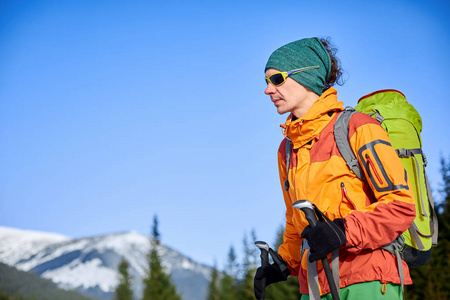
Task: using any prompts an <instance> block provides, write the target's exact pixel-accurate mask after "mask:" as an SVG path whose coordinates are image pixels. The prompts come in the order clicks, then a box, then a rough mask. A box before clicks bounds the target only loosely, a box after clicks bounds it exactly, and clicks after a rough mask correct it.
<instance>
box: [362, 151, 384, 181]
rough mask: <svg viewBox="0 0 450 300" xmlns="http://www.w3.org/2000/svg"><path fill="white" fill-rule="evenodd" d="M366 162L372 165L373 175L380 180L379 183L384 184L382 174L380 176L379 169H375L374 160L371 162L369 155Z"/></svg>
mask: <svg viewBox="0 0 450 300" xmlns="http://www.w3.org/2000/svg"><path fill="white" fill-rule="evenodd" d="M366 160H367V163H368V164H369V165H370V167H371V168H372V170H373V174H375V177H377V179H378V181H379V182H380V184H383V180H382V179H381V176H380V174H378V172H377V169H376V168H375V165H374V163H373V162H372V160H371V159H370V157H369V154H366Z"/></svg>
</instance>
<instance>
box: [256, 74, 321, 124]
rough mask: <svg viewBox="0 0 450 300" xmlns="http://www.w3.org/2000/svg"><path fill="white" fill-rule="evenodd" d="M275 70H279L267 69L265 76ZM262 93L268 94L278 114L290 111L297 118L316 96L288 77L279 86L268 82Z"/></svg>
mask: <svg viewBox="0 0 450 300" xmlns="http://www.w3.org/2000/svg"><path fill="white" fill-rule="evenodd" d="M277 72H280V71H279V70H276V69H267V71H266V77H269V76H270V75H272V74H274V73H277ZM264 93H265V94H266V95H268V96H270V100H272V102H273V104H274V105H275V107H276V108H277V112H278V113H279V114H280V115H282V114H285V113H287V112H290V113H293V114H294V115H295V116H296V117H298V118H299V117H301V116H303V115H304V114H305V113H306V112H307V111H308V109H309V108H310V107H311V105H312V104H313V103H314V101H315V100H316V99H317V98H318V96H317V95H316V94H314V93H313V92H311V91H310V90H308V89H307V88H305V87H304V86H302V85H301V84H299V83H298V82H297V81H295V80H293V79H292V78H290V77H288V78H286V81H285V82H284V83H283V84H282V85H280V86H273V85H272V84H271V83H270V82H269V83H268V84H267V88H266V90H265V91H264Z"/></svg>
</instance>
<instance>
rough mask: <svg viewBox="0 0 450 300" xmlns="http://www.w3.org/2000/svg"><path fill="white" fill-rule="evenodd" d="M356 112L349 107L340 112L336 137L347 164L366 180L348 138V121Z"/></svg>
mask: <svg viewBox="0 0 450 300" xmlns="http://www.w3.org/2000/svg"><path fill="white" fill-rule="evenodd" d="M355 112H356V111H355V110H354V109H353V108H351V107H347V108H346V109H345V110H344V111H342V113H341V114H339V116H338V117H337V119H336V123H335V124H334V139H335V140H336V146H337V147H338V149H339V152H340V153H341V155H342V157H343V158H344V160H345V162H346V163H347V166H348V167H349V168H350V170H352V171H353V173H355V175H356V176H357V177H358V178H359V179H361V180H364V173H363V172H362V171H361V168H360V167H359V162H358V159H357V158H356V155H355V153H354V152H353V149H352V147H351V146H350V142H349V140H348V123H349V121H350V118H351V116H352V115H353V114H354V113H355Z"/></svg>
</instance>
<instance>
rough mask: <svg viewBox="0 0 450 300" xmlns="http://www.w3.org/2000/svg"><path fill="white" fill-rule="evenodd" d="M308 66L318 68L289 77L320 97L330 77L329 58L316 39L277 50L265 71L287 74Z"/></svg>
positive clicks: (294, 43) (293, 43)
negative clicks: (270, 69) (277, 71)
mask: <svg viewBox="0 0 450 300" xmlns="http://www.w3.org/2000/svg"><path fill="white" fill-rule="evenodd" d="M310 66H319V68H317V69H311V70H308V71H303V72H300V73H297V74H294V75H292V76H290V77H291V78H292V79H294V80H295V81H297V82H298V83H300V84H301V85H303V86H304V87H306V88H308V89H310V90H311V91H313V92H314V93H316V94H317V95H319V96H320V95H322V90H323V87H324V85H325V83H326V82H327V79H328V78H329V76H330V72H331V58H330V55H329V54H328V51H327V49H325V47H324V45H323V44H322V42H321V41H320V40H319V39H318V38H316V37H314V38H307V39H301V40H299V41H295V42H292V43H289V44H287V45H284V46H282V47H280V48H278V49H277V50H275V52H273V53H272V55H271V56H270V57H269V61H268V62H267V64H266V68H265V70H267V69H269V68H273V69H277V70H279V71H282V72H287V71H291V70H294V69H299V68H304V67H310Z"/></svg>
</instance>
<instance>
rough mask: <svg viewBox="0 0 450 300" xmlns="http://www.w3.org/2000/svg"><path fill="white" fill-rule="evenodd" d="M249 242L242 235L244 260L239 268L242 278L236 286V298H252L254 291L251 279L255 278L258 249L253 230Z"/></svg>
mask: <svg viewBox="0 0 450 300" xmlns="http://www.w3.org/2000/svg"><path fill="white" fill-rule="evenodd" d="M250 237H251V240H252V241H251V242H250V241H249V240H248V239H247V235H245V236H244V240H243V245H244V262H243V264H242V267H243V269H242V270H241V274H243V275H242V280H241V281H240V283H239V287H238V298H239V299H240V300H254V299H255V292H254V288H253V281H254V278H255V273H256V268H257V262H256V261H257V259H258V257H259V255H258V254H259V250H258V248H257V247H256V246H255V244H254V242H255V241H256V240H257V239H256V234H255V231H254V230H252V232H251V234H250Z"/></svg>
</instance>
